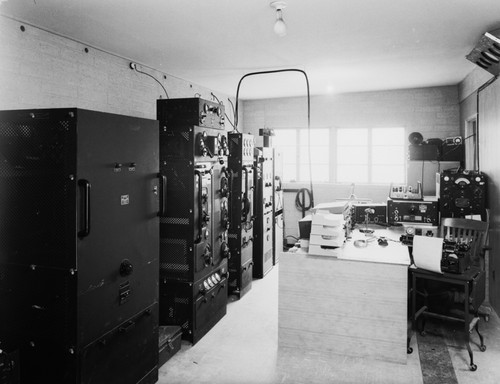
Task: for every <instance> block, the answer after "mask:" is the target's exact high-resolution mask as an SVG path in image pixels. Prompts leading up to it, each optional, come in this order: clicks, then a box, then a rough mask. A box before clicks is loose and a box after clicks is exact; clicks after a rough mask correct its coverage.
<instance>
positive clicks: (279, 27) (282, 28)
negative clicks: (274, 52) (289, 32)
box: [274, 9, 286, 37]
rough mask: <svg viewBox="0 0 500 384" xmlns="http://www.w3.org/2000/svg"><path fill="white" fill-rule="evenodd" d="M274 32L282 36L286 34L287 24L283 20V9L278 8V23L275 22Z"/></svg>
mask: <svg viewBox="0 0 500 384" xmlns="http://www.w3.org/2000/svg"><path fill="white" fill-rule="evenodd" d="M274 33H276V34H277V35H278V36H280V37H283V36H286V24H285V22H284V21H283V16H282V14H281V9H277V10H276V23H274Z"/></svg>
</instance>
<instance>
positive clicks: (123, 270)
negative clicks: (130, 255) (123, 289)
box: [120, 259, 134, 277]
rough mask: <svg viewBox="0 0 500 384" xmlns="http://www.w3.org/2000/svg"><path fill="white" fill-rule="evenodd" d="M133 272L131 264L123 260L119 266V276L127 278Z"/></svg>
mask: <svg viewBox="0 0 500 384" xmlns="http://www.w3.org/2000/svg"><path fill="white" fill-rule="evenodd" d="M133 270H134V266H133V265H132V263H131V262H130V261H129V260H127V259H125V260H123V261H122V263H121V265H120V275H121V276H123V277H125V276H128V275H130V274H131V273H132V271H133Z"/></svg>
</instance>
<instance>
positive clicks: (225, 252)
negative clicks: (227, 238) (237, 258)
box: [220, 243, 231, 259]
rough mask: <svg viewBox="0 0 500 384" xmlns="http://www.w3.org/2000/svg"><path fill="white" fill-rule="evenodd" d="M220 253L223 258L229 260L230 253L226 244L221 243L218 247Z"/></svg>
mask: <svg viewBox="0 0 500 384" xmlns="http://www.w3.org/2000/svg"><path fill="white" fill-rule="evenodd" d="M220 251H221V254H222V257H223V258H226V259H229V258H231V251H230V250H229V247H228V245H227V244H226V243H222V244H221V246H220Z"/></svg>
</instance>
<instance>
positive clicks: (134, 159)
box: [77, 111, 160, 345]
mask: <svg viewBox="0 0 500 384" xmlns="http://www.w3.org/2000/svg"><path fill="white" fill-rule="evenodd" d="M78 113H79V115H78V132H77V135H78V152H77V153H78V158H77V173H78V174H77V177H78V186H79V193H78V195H79V198H78V212H79V214H78V220H77V221H78V227H79V232H78V235H79V236H78V243H77V244H78V256H77V259H78V260H77V270H78V295H79V297H80V299H81V300H80V305H79V311H80V319H81V322H80V324H79V328H80V329H79V331H80V337H81V341H82V342H83V344H84V345H85V344H87V343H89V342H92V341H93V340H95V338H96V337H98V336H99V335H101V334H102V333H103V331H107V330H109V329H111V328H113V327H114V326H116V325H117V324H120V323H121V322H123V321H124V320H125V319H128V318H130V317H131V316H133V315H134V314H135V313H137V312H138V311H140V310H141V309H142V308H145V307H147V306H149V305H151V304H152V303H153V302H155V301H156V300H157V297H158V293H157V290H158V270H159V267H158V256H159V219H158V213H159V196H158V195H159V189H160V188H159V187H160V186H159V184H160V183H159V179H158V171H159V155H158V153H159V141H158V135H159V133H158V122H157V121H154V120H147V119H140V118H132V117H126V116H120V115H112V114H106V113H98V112H92V113H90V112H88V111H78Z"/></svg>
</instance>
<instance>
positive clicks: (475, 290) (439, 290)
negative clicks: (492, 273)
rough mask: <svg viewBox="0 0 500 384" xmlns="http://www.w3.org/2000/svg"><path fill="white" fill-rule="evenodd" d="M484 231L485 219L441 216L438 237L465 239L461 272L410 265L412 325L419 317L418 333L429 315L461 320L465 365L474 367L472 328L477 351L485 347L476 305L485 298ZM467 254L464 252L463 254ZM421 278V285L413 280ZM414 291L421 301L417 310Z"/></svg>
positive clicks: (462, 241)
mask: <svg viewBox="0 0 500 384" xmlns="http://www.w3.org/2000/svg"><path fill="white" fill-rule="evenodd" d="M487 233H488V222H485V221H477V220H470V219H463V218H443V219H442V221H441V226H440V237H442V238H443V239H444V240H449V241H456V242H458V243H465V244H468V245H469V246H470V248H469V253H468V255H469V256H470V261H466V263H467V267H466V268H465V270H464V271H461V272H462V273H450V272H443V273H442V274H439V273H435V272H431V271H427V270H425V269H421V268H415V269H411V275H412V287H413V289H412V293H411V294H412V327H413V329H414V330H416V328H417V327H416V325H417V319H418V318H419V317H420V318H421V334H422V335H424V334H425V318H426V317H433V318H438V319H443V320H451V321H454V322H462V323H463V325H464V327H463V331H464V333H465V344H466V347H467V351H468V353H469V357H470V365H469V369H470V370H471V371H475V370H476V369H477V365H476V364H474V356H473V353H472V349H471V347H470V343H469V341H470V333H472V331H473V330H474V329H475V330H476V332H477V334H478V336H479V339H480V346H479V349H480V351H482V352H484V351H485V350H486V345H484V339H483V336H482V335H481V333H480V332H479V307H480V306H481V304H482V303H483V301H484V300H485V293H486V289H485V284H486V273H485V270H484V262H483V260H482V258H483V256H484V252H485V244H486V239H487ZM466 257H468V256H466ZM418 280H421V281H420V282H421V283H422V281H423V284H425V285H423V288H422V284H421V286H419V287H418V286H417V281H418ZM417 295H419V297H421V298H422V299H423V305H422V306H421V307H420V308H419V309H418V310H417V308H416V307H417Z"/></svg>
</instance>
